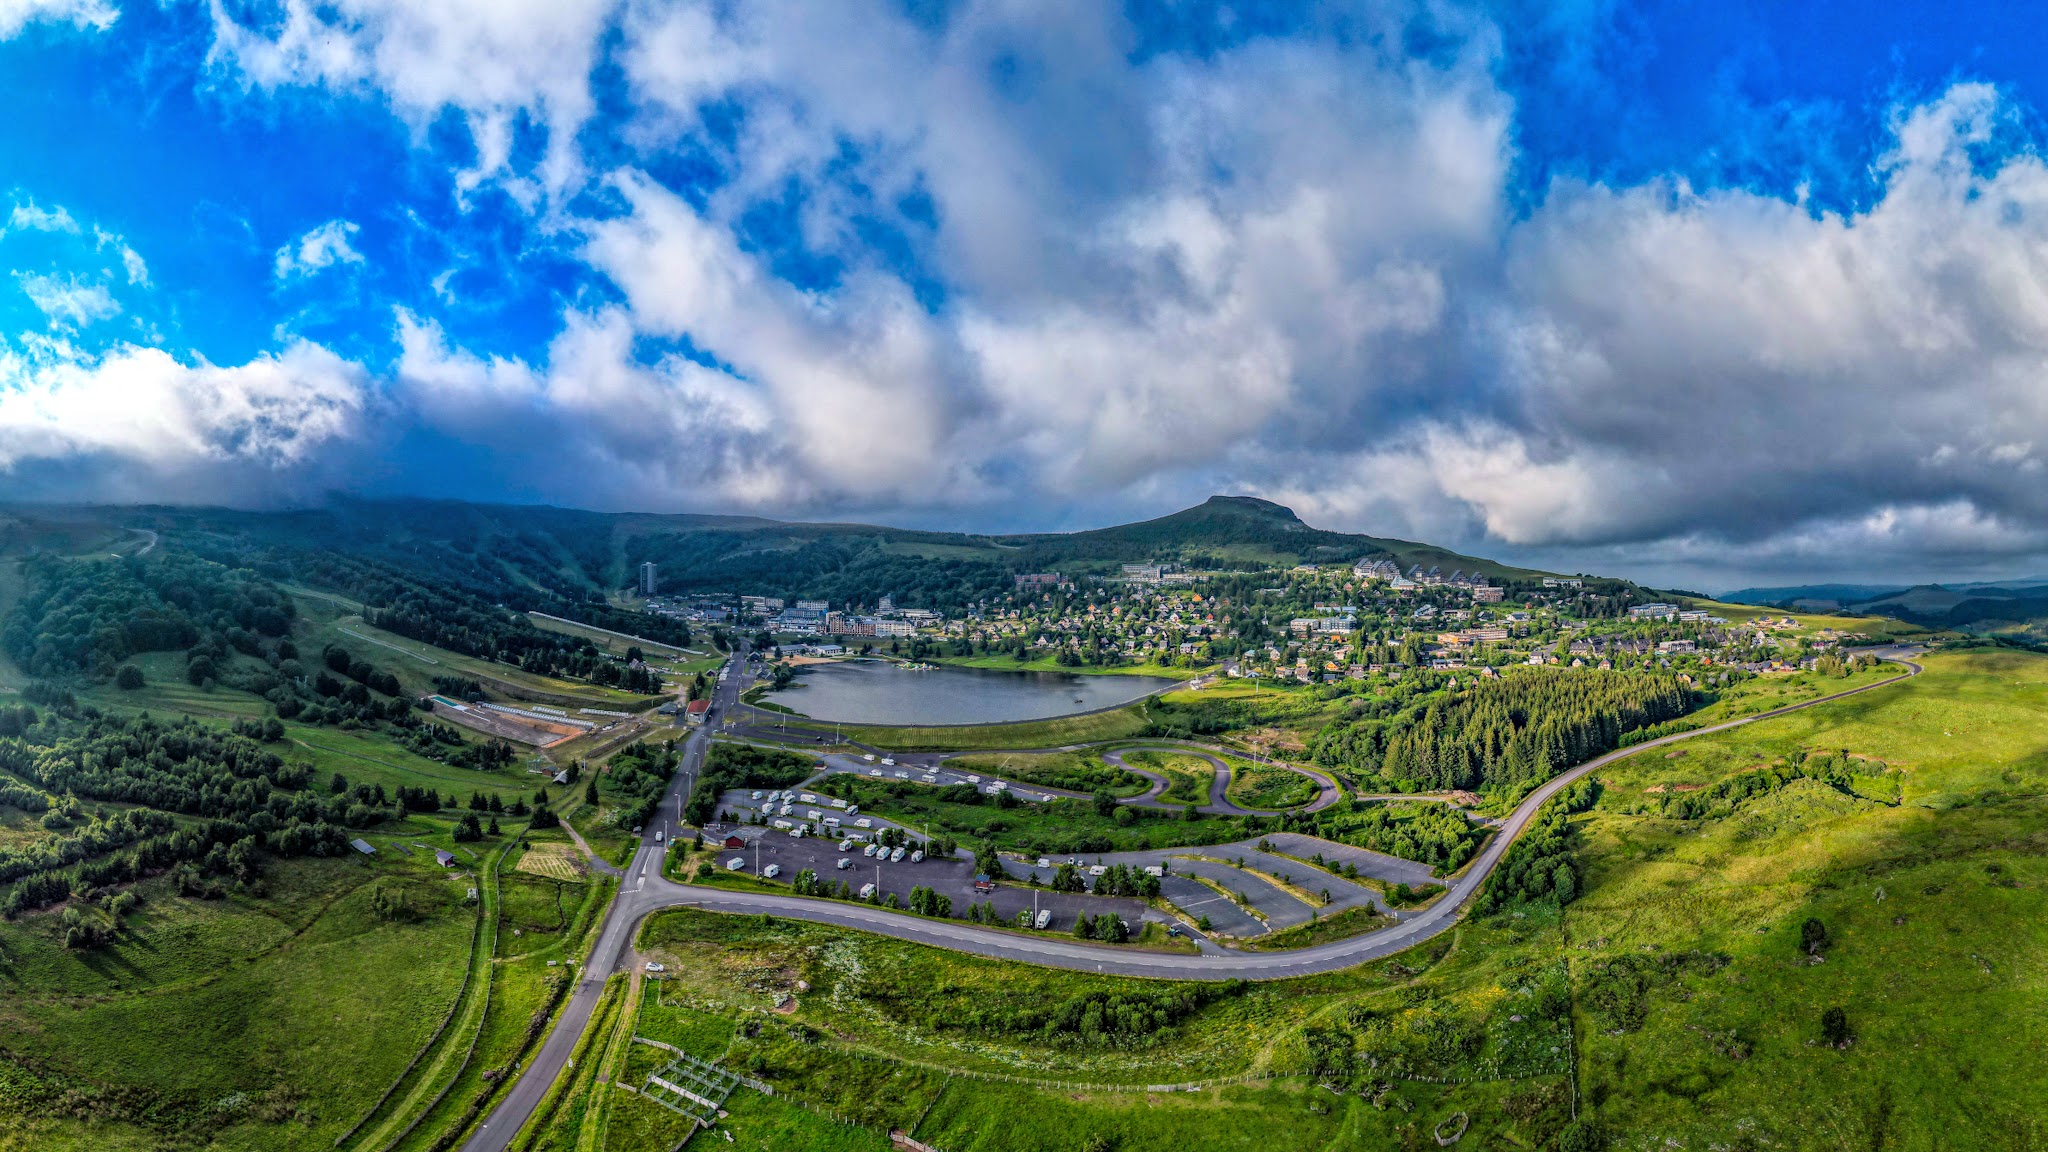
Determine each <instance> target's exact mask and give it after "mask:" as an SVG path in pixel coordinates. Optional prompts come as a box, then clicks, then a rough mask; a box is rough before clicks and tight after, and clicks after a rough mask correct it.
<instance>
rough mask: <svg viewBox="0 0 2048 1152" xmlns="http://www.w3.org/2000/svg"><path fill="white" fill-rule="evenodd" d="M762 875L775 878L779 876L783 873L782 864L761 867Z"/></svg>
mask: <svg viewBox="0 0 2048 1152" xmlns="http://www.w3.org/2000/svg"><path fill="white" fill-rule="evenodd" d="M761 875H762V877H763V878H765V879H768V880H773V879H775V878H776V877H777V876H780V875H782V865H780V864H770V865H769V866H767V867H766V868H763V869H761Z"/></svg>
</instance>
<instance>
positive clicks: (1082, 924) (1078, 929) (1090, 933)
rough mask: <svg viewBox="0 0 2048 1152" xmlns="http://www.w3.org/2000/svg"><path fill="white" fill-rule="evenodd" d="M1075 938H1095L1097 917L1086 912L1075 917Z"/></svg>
mask: <svg viewBox="0 0 2048 1152" xmlns="http://www.w3.org/2000/svg"><path fill="white" fill-rule="evenodd" d="M1074 938H1075V939H1077V940H1092V939H1094V938H1095V917H1093V916H1090V915H1089V914H1087V913H1086V912H1083V913H1081V914H1080V915H1079V916H1076V917H1074Z"/></svg>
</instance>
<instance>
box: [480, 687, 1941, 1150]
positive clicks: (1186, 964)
mask: <svg viewBox="0 0 2048 1152" xmlns="http://www.w3.org/2000/svg"><path fill="white" fill-rule="evenodd" d="M1877 654H1878V655H1881V656H1886V657H1888V658H1890V659H1894V660H1897V661H1899V662H1900V663H1902V664H1904V665H1905V666H1906V669H1907V671H1906V672H1905V673H1904V674H1903V675H1900V676H1894V677H1891V678H1890V679H1886V680H1881V681H1878V682H1877V683H1875V684H1866V685H1864V686H1863V687H1861V688H1852V689H1849V690H1848V691H1846V692H1836V693H1833V694H1831V695H1827V696H1820V697H1816V698H1815V699H1812V700H1807V701H1804V702H1802V703H1798V704H1790V705H1787V706H1785V707H1783V708H1775V709H1772V710H1771V711H1769V712H1760V713H1758V714H1756V715H1754V716H1744V717H1741V718H1740V719H1736V720H1729V721H1725V722H1723V723H1720V724H1714V725H1711V726H1709V727H1705V728H1696V729H1694V730H1692V731H1690V732H1679V733H1675V734H1673V735H1670V736H1664V737H1660V738H1658V739H1655V740H1646V741H1644V742H1643V743H1641V744H1636V745H1632V746H1630V747H1628V748H1623V749H1619V750H1617V751H1614V752H1610V753H1608V754H1607V755H1605V756H1600V757H1597V758H1595V759H1593V760H1589V761H1587V762H1586V763H1584V764H1581V765H1579V766H1578V767H1576V768H1573V769H1570V770H1569V771H1566V772H1564V773H1561V774H1559V775H1558V776H1557V777H1556V778H1554V779H1552V780H1551V781H1549V782H1548V783H1546V784H1544V785H1543V786H1541V787H1539V788H1537V789H1536V790H1535V791H1534V792H1532V793H1530V794H1529V796H1528V797H1527V798H1526V799H1524V800H1523V801H1522V803H1521V804H1520V806H1518V807H1517V808H1516V809H1515V810H1514V812H1513V813H1512V814H1511V815H1510V816H1508V818H1507V819H1506V820H1505V821H1503V822H1502V824H1501V829H1500V835H1498V836H1495V837H1493V838H1492V839H1491V840H1489V841H1488V842H1487V845H1486V847H1485V848H1484V849H1483V850H1481V852H1480V854H1479V856H1478V858H1477V859H1475V860H1474V861H1473V862H1472V864H1471V866H1470V867H1468V868H1467V869H1466V870H1465V872H1464V874H1463V875H1462V876H1460V877H1458V878H1457V879H1455V880H1453V881H1452V882H1451V886H1450V891H1449V892H1448V893H1446V894H1445V896H1444V897H1443V898H1442V899H1440V900H1438V901H1437V902H1436V903H1435V904H1434V905H1431V906H1430V907H1429V908H1427V909H1425V910H1423V911H1422V912H1419V913H1416V914H1415V915H1413V916H1411V917H1410V918H1409V919H1407V920H1404V921H1402V922H1401V923H1399V924H1398V925H1395V926H1393V927H1390V928H1385V929H1382V930H1380V931H1378V932H1373V933H1371V934H1369V935H1365V936H1358V937H1353V938H1351V939H1347V940H1337V941H1333V942H1331V943H1329V944H1324V945H1320V946H1318V947H1314V948H1303V949H1298V950H1294V951H1288V952H1264V953H1239V952H1205V953H1202V954H1198V955H1186V954H1176V953H1164V952H1136V951H1129V950H1121V949H1116V948H1112V947H1109V946H1102V945H1090V944H1083V943H1080V942H1079V941H1073V940H1062V939H1056V938H1042V937H1032V936H1023V935H1013V934H1009V933H1004V932H995V931H989V930H985V929H981V928H976V927H974V926H972V925H970V924H967V923H965V922H960V921H951V920H925V919H920V918H917V917H913V916H908V915H904V914H901V913H893V912H888V911H884V910H882V909H880V908H875V907H872V906H868V905H861V904H847V903H841V902H838V901H829V900H813V899H807V898H803V897H796V896H780V895H770V894H765V893H752V892H732V891H725V890H721V889H715V888H698V887H694V886H690V885H683V884H675V883H672V882H670V881H668V880H666V879H664V878H663V877H662V876H661V868H660V861H661V856H662V852H663V848H662V847H661V846H659V845H656V844H655V843H654V841H653V835H654V832H655V830H656V828H661V829H662V830H663V831H665V832H670V833H673V832H674V830H675V829H676V828H677V827H679V826H680V821H679V816H680V811H681V804H682V798H683V797H685V796H687V795H688V794H689V785H690V784H691V783H693V782H694V781H695V776H696V772H697V770H698V769H699V767H700V766H701V765H702V763H703V757H704V752H705V749H706V747H707V746H708V745H709V742H710V741H709V737H708V735H707V733H708V730H709V729H711V728H712V727H713V726H715V725H716V724H717V723H718V722H719V721H720V718H721V717H722V716H723V715H724V714H725V712H726V709H727V708H729V707H731V706H732V704H733V703H734V702H736V701H737V699H738V695H739V692H740V691H741V690H742V688H743V687H744V681H745V677H744V676H743V675H741V674H739V673H737V672H736V673H735V674H734V675H733V676H732V677H731V678H729V681H728V682H727V683H724V684H721V685H720V686H719V687H718V689H717V691H716V692H715V693H714V695H713V704H712V714H711V718H710V719H709V720H708V721H707V723H706V725H705V728H704V729H702V730H699V731H698V732H696V733H693V734H692V735H691V737H690V740H689V743H688V745H687V749H686V752H685V755H684V759H683V767H682V768H681V769H679V770H678V771H677V773H676V778H675V781H674V783H673V784H672V785H671V788H670V791H669V796H668V797H667V799H665V800H664V801H663V804H662V811H663V815H662V817H661V818H660V819H659V820H658V821H657V822H656V823H655V824H654V825H652V826H650V827H648V828H647V829H646V832H647V837H648V838H647V839H646V840H644V841H643V842H642V843H641V847H640V850H639V852H638V853H637V854H636V855H635V856H634V858H633V862H632V864H631V865H629V866H628V868H627V870H626V871H627V875H626V878H625V879H624V880H622V881H621V882H620V885H619V893H618V896H617V897H616V898H615V899H614V900H613V902H612V907H611V910H610V912H609V913H608V914H607V917H606V919H605V923H604V927H603V928H602V930H601V931H600V933H599V936H598V943H597V947H596V948H595V949H594V950H593V952H592V954H591V962H590V965H589V967H587V968H586V969H585V970H584V973H583V978H582V979H581V981H580V982H579V983H578V984H577V986H576V990H575V992H574V993H573V994H572V995H571V996H570V998H569V1003H568V1004H567V1006H565V1007H564V1008H563V1010H562V1016H561V1019H560V1020H559V1021H558V1022H557V1023H556V1025H555V1029H554V1031H553V1032H551V1033H550V1034H549V1035H548V1039H547V1041H546V1043H544V1044H543V1045H542V1046H541V1050H540V1052H539V1054H538V1055H536V1056H535V1057H534V1059H533V1062H532V1064H531V1065H529V1066H528V1067H527V1068H526V1069H525V1071H524V1073H523V1074H522V1075H521V1076H520V1077H519V1079H518V1080H517V1081H516V1082H515V1083H514V1084H513V1085H512V1088H511V1090H510V1091H508V1092H507V1093H506V1094H505V1097H504V1099H503V1100H501V1101H500V1102H499V1104H498V1107H497V1108H496V1109H494V1110H493V1111H492V1113H491V1116H490V1118H489V1119H488V1120H486V1121H485V1122H484V1124H483V1126H482V1127H480V1128H479V1129H478V1130H477V1132H476V1134H475V1135H473V1136H472V1137H471V1138H470V1140H469V1142H468V1143H467V1144H466V1145H464V1147H465V1148H466V1149H467V1150H468V1152H502V1150H503V1149H504V1148H505V1147H506V1146H507V1145H508V1144H510V1142H511V1140H512V1137H513V1136H514V1135H515V1134H516V1133H517V1132H518V1130H519V1127H520V1126H521V1125H522V1124H524V1123H525V1122H526V1119H527V1117H529V1116H530V1115H532V1113H533V1110H534V1109H535V1108H536V1107H537V1106H538V1105H539V1103H540V1100H541V1097H542V1096H544V1095H545V1094H546V1093H547V1090H548V1088H549V1086H551V1085H552V1084H553V1083H554V1082H555V1079H556V1078H557V1077H558V1076H560V1075H561V1073H562V1070H563V1069H564V1068H565V1067H566V1066H567V1064H568V1061H569V1054H570V1052H571V1051H572V1050H573V1049H574V1048H575V1046H576V1042H577V1040H578V1039H579V1038H580V1037H581V1036H582V1034H583V1030H584V1029H585V1028H586V1027H587V1026H588V1025H589V1023H590V1016H591V1014H592V1012H593V1011H594V1010H595V1008H596V1006H597V998H598V994H599V993H600V992H601V991H602V990H603V987H604V981H605V978H606V977H607V976H609V975H610V974H611V973H612V972H613V970H614V969H616V968H617V966H618V964H619V960H620V958H621V956H623V955H624V954H625V951H626V946H627V945H628V943H629V942H630V941H631V939H632V936H633V934H634V932H635V931H636V930H637V928H638V926H639V924H640V922H641V921H642V920H643V919H645V918H646V917H647V916H649V915H651V914H652V913H655V912H658V911H661V910H662V909H665V908H703V909H707V910H710V911H714V912H727V913H742V914H759V913H771V914H773V915H777V916H787V917H791V918H794V919H800V920H808V921H812V922H814V923H820V924H833V925H838V926H840V927H845V928H854V929H859V930H862V931H867V932H876V933H880V934H882V935H885V936H892V937H895V938H897V939H899V940H910V941H913V942H916V943H920V944H930V945H934V946H937V947H941V948H952V949H954V950H956V951H961V952H971V953H974V954H976V955H980V956H989V957H994V958H997V959H1002V960H1017V961H1022V962H1025V963H1030V964H1042V965H1046V966H1048V967H1053V968H1067V969H1073V970H1076V971H1083V972H1102V973H1106V974H1112V975H1120V976H1151V977H1160V978H1166V979H1176V980H1231V979H1245V980H1282V979H1287V978H1289V977H1294V976H1308V975H1314V974H1317V973H1321V972H1331V971H1336V970H1338V969H1342V968H1350V967H1353V966H1354V965H1358V964H1365V963H1370V962H1372V961H1374V960H1380V959H1384V958H1385V957H1388V956H1392V955H1394V954H1395V953H1397V952H1401V951H1404V950H1406V949H1408V948H1412V947H1414V946H1415V945H1416V944H1419V943H1421V942H1422V941H1424V940H1427V939H1429V938H1430V937H1432V936H1435V935H1437V934H1438V933H1440V932H1443V931H1444V930H1446V929H1448V928H1450V927H1451V926H1452V925H1454V924H1456V923H1457V921H1458V918H1459V916H1460V915H1461V914H1462V913H1463V911H1464V908H1465V905H1466V904H1467V903H1468V902H1470V900H1471V899H1472V897H1473V896H1474V895H1476V894H1477V893H1478V891H1479V888H1480V886H1481V885H1483V884H1484V883H1485V882H1486V878H1487V877H1488V876H1489V875H1491V874H1492V873H1493V870H1494V868H1495V867H1496V866H1498V865H1499V863H1500V860H1501V857H1502V856H1504V855H1505V854H1506V853H1507V850H1508V846H1509V845H1510V844H1512V843H1514V840H1515V838H1516V837H1517V836H1519V835H1521V832H1522V829H1523V828H1525V827H1527V826H1528V823H1529V821H1530V820H1532V819H1534V818H1535V816H1536V812H1537V810H1538V809H1540V808H1542V807H1543V805H1544V804H1545V803H1547V802H1548V801H1549V800H1550V798H1551V797H1553V796H1555V795H1557V794H1558V793H1559V792H1560V791H1562V790H1564V789H1566V788H1569V787H1570V786H1572V785H1573V784H1574V783H1576V782H1578V781H1579V780H1580V779H1581V778H1583V777H1584V776H1586V775H1587V774H1588V773H1591V772H1595V771H1598V770H1599V769H1601V768H1604V767H1606V766H1607V765H1609V764H1612V763H1614V762H1616V761H1618V760H1623V759H1626V758H1628V757H1630V756H1635V755H1639V754H1640V753H1643V752H1645V751H1648V750H1649V749H1652V748H1658V747H1662V746H1664V745H1667V744H1676V743H1679V742H1680V741H1684V740H1691V739H1694V738H1696V737H1700V736H1707V735H1711V734H1713V733H1716V732H1725V731H1727V730H1729V729H1731V728H1740V727H1742V726H1743V725H1745V724H1754V723H1756V722H1757V721H1759V720H1769V719H1772V718H1773V717H1777V716H1783V715H1786V714H1787V713H1791V712H1797V711H1800V710H1802V709H1806V708H1811V707H1813V706H1815V705H1817V704H1825V703H1828V702H1829V701H1833V700H1840V699H1843V698H1845V697H1849V696H1855V695H1858V694H1860V693H1864V692H1869V691H1872V690H1875V689H1878V688H1882V687H1885V686H1887V685H1890V684H1896V683H1899V682H1900V681H1903V680H1906V679H1909V678H1911V677H1913V676H1917V675H1919V674H1920V671H1921V669H1920V666H1919V665H1918V664H1915V663H1913V662H1912V660H1911V659H1910V657H1911V656H1913V655H1917V654H1918V653H1917V651H1916V650H1911V649H1908V650H1892V651H1886V652H1879V653H1877ZM742 664H744V659H735V661H734V665H735V667H738V666H740V665H742ZM686 777H687V778H686ZM671 802H672V803H671Z"/></svg>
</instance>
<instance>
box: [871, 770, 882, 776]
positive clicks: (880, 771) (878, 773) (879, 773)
mask: <svg viewBox="0 0 2048 1152" xmlns="http://www.w3.org/2000/svg"><path fill="white" fill-rule="evenodd" d="M881 774H882V770H881V769H880V768H874V769H870V770H869V772H868V775H870V776H876V777H879V776H880V775H881Z"/></svg>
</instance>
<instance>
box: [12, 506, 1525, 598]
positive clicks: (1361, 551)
mask: <svg viewBox="0 0 2048 1152" xmlns="http://www.w3.org/2000/svg"><path fill="white" fill-rule="evenodd" d="M8 523H9V524H10V525H12V527H11V528H10V529H9V535H10V537H11V539H12V540H13V541H14V543H15V545H16V547H17V550H34V549H36V548H38V547H50V546H53V545H55V544H56V543H57V542H59V541H62V540H69V539H72V538H74V537H76V536H77V535H78V533H80V532H82V531H89V530H91V529H94V528H97V529H98V530H100V531H102V532H105V533H109V534H116V533H118V532H120V531H121V530H124V529H146V530H149V531H154V532H158V533H160V534H162V535H163V537H164V538H165V539H166V540H167V541H174V542H175V543H176V544H177V545H178V546H180V547H182V548H186V549H190V550H192V551H194V552H197V553H199V554H201V555H205V556H208V557H210V558H214V559H217V560H221V561H223V562H230V563H235V564H237V565H244V566H249V567H252V568H255V569H257V570H258V571H265V572H268V573H269V574H271V575H273V576H274V577H275V578H279V579H285V578H289V577H290V574H291V573H292V572H294V571H299V570H302V569H303V568H304V563H303V560H304V558H305V557H306V556H308V555H317V554H325V553H334V554H343V555H347V556H350V557H356V558H367V559H371V560H376V561H380V562H383V563H385V564H388V565H391V566H392V567H394V568H396V569H401V570H403V571H405V572H407V573H408V574H411V575H414V576H417V577H423V578H428V579H431V580H434V581H437V582H441V583H444V584H446V585H449V586H456V587H461V588H464V589H466V590H468V591H471V592H473V593H475V594H477V595H480V596H485V597H488V598H491V599H493V600H496V601H499V602H504V603H511V604H516V605H519V606H531V607H538V608H541V609H543V610H549V611H553V610H557V609H555V608H550V607H549V603H550V602H552V603H555V604H558V605H559V604H564V603H566V604H579V603H581V604H597V603H601V602H602V601H604V600H605V599H606V598H607V597H608V596H610V595H612V594H613V593H615V592H617V591H619V590H621V589H626V588H630V587H631V586H632V584H633V582H634V574H635V572H636V570H637V568H638V566H639V564H640V563H641V562H642V561H649V560H651V561H653V562H654V563H655V564H656V565H657V566H658V568H659V571H660V574H661V581H662V589H663V590H664V591H667V592H673V593H697V592H715V593H737V592H749V593H763V594H768V595H782V596H788V597H797V596H803V597H816V598H824V599H830V600H833V601H835V602H842V603H843V602H853V603H872V602H874V601H875V600H876V599H878V598H879V597H881V596H882V595H885V594H887V595H893V596H894V597H895V598H896V600H897V602H898V603H900V604H904V605H906V606H924V607H934V608H941V609H945V608H958V607H960V606H963V605H965V604H968V603H972V602H974V601H976V600H981V599H986V598H988V597H989V596H992V595H995V594H997V593H999V592H1001V591H1005V590H1007V589H1008V588H1009V587H1010V586H1011V584H1012V579H1011V578H1012V577H1013V576H1014V575H1015V574H1017V573H1020V572H1035V571H1045V570H1057V571H1061V572H1065V573H1068V574H1075V575H1078V574H1114V572H1115V571H1116V569H1117V566H1118V565H1120V564H1126V563H1135V562H1162V563H1177V564H1185V565H1189V566H1193V567H1202V568H1214V569H1234V570H1259V569H1270V568H1285V567H1291V566H1293V565H1296V564H1301V563H1343V562H1349V561H1352V560H1355V559H1357V558H1359V557H1361V556H1375V557H1385V558H1388V559H1392V560H1393V561H1394V562H1396V563H1397V564H1399V565H1400V566H1401V567H1403V568H1404V569H1405V568H1411V567H1414V566H1416V565H1420V566H1421V567H1423V568H1425V569H1427V568H1441V569H1442V570H1443V571H1444V572H1446V573H1449V572H1452V571H1454V570H1463V571H1466V572H1472V573H1482V574H1484V575H1486V576H1488V577H1490V578H1493V579H1496V580H1507V579H1514V578H1518V577H1531V576H1536V575H1540V573H1535V572H1531V571H1529V570H1526V569H1520V568H1513V567H1510V566H1507V565H1503V564H1498V563H1495V562H1493V561H1490V560H1486V559H1484V558H1480V557H1473V556H1467V555H1463V554H1460V553H1457V552H1454V551H1451V550H1449V549H1446V548H1440V547H1437V546H1434V545H1430V544H1424V543H1417V542H1413V541H1407V540H1395V539H1386V538H1381V537H1376V536H1366V535H1357V534H1351V533H1343V532H1331V531H1326V530H1323V529H1320V528H1315V527H1312V526H1310V525H1308V524H1305V523H1303V522H1302V520H1301V519H1300V517H1298V516H1296V515H1295V514H1294V512H1293V511H1292V510H1290V509H1288V508H1285V507H1283V506H1281V505H1279V504H1275V503H1272V502H1270V501H1267V500H1260V499H1257V498H1254V497H1248V496H1215V497H1212V498H1210V499H1209V500H1208V501H1206V502H1204V503H1202V504H1200V505H1197V506H1195V507H1193V508H1187V509H1183V510H1181V511H1179V512H1174V513H1172V514H1170V515H1166V516H1161V517H1158V518H1156V519H1152V520H1146V521H1141V522H1138V523H1134V524H1122V525H1115V526H1112V527H1107V528H1097V529H1091V530H1086V531H1080V532H1066V533H1025V534H1010V535H984V534H974V533H963V532H934V531H924V530H917V529H904V528H893V527H887V526H882V525H871V524H846V523H807V522H799V521H782V520H770V519H765V518H761V517H751V516H719V515H703V514H674V515H656V514H647V513H601V512H588V511H582V510H578V509H567V508H552V507H544V506H528V505H497V504H468V503H461V502H455V501H429V500H396V501H368V500H353V499H337V500H335V501H333V502H331V503H329V504H327V505H325V506H322V507H318V508H309V509H300V510H292V511H281V512H246V511H236V510H229V509H193V508H167V507H134V508H36V507H18V508H15V509H13V510H11V514H10V516H9V520H8ZM60 529H61V530H60ZM528 601H533V603H531V604H527V603H526V602H528Z"/></svg>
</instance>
